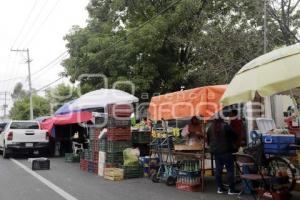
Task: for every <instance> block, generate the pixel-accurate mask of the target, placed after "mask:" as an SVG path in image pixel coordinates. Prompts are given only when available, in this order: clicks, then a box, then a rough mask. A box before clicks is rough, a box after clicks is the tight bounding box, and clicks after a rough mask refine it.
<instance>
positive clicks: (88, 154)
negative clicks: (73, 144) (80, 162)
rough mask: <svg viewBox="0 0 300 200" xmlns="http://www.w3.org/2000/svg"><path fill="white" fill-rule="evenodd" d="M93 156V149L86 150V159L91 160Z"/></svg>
mask: <svg viewBox="0 0 300 200" xmlns="http://www.w3.org/2000/svg"><path fill="white" fill-rule="evenodd" d="M92 158H93V155H92V151H90V150H89V149H85V150H84V159H85V160H91V159H92Z"/></svg>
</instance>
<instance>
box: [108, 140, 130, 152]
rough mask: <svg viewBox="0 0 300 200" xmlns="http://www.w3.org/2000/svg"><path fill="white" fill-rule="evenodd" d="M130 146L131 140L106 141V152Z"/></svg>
mask: <svg viewBox="0 0 300 200" xmlns="http://www.w3.org/2000/svg"><path fill="white" fill-rule="evenodd" d="M131 146H132V144H131V141H107V152H108V153H118V152H123V151H124V150H125V149H127V148H130V147H131Z"/></svg>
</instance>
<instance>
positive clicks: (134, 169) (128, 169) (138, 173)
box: [123, 165, 144, 179]
mask: <svg viewBox="0 0 300 200" xmlns="http://www.w3.org/2000/svg"><path fill="white" fill-rule="evenodd" d="M123 170H124V178H125V179H129V178H141V177H143V175H144V172H143V168H142V167H141V166H139V165H138V166H123Z"/></svg>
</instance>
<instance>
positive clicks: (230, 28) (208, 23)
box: [63, 0, 297, 97]
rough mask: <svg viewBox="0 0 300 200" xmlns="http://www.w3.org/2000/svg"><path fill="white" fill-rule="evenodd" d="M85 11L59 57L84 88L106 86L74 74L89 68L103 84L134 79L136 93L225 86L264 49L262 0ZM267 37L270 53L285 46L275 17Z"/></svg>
mask: <svg viewBox="0 0 300 200" xmlns="http://www.w3.org/2000/svg"><path fill="white" fill-rule="evenodd" d="M285 1H287V0H285ZM270 6H272V5H270ZM87 9H88V12H89V15H90V17H89V21H88V25H87V27H85V28H80V27H77V26H76V27H74V28H73V30H72V31H71V32H70V33H69V34H68V35H66V36H65V40H66V41H67V48H68V50H69V53H70V57H69V58H67V59H66V60H64V62H63V66H64V67H65V72H66V74H67V75H68V76H70V79H71V81H73V82H75V81H78V80H80V85H81V86H82V87H83V88H84V90H83V91H84V92H85V91H86V92H87V91H90V90H93V89H99V88H101V87H104V83H103V82H102V81H99V80H97V79H93V78H87V79H82V80H81V79H80V75H81V74H95V73H100V74H104V75H106V76H107V77H108V83H109V87H111V86H113V84H114V83H115V82H116V81H120V80H121V81H124V80H130V81H132V82H133V83H134V84H135V89H136V95H137V96H139V97H140V95H141V94H142V93H145V92H147V93H150V94H153V93H166V92H171V91H175V90H179V89H180V86H182V85H184V86H186V88H193V87H198V86H203V85H211V84H225V83H228V82H229V81H230V80H231V78H232V77H233V75H234V74H235V73H236V72H237V71H238V70H239V69H240V68H241V67H242V66H243V65H244V64H246V63H247V62H249V61H250V60H252V59H253V58H255V57H257V56H259V55H261V54H262V53H263V18H262V16H263V1H248V0H219V1H214V0H213V1H208V0H181V1H178V0H156V1H140V0H130V1H128V0H115V1H110V0H91V1H90V3H89V5H88V7H87ZM293 24H295V23H293ZM295 28H296V27H295ZM268 36H269V38H270V40H269V44H268V49H269V50H271V49H273V48H274V47H278V46H282V45H283V44H286V42H285V41H284V40H283V39H282V37H283V32H282V29H281V28H280V24H279V23H276V22H275V20H272V19H269V21H268ZM270 36H271V37H270ZM295 41H297V40H296V39H294V40H293V41H292V42H291V43H293V42H295ZM120 88H121V89H124V90H128V89H129V88H127V86H120Z"/></svg>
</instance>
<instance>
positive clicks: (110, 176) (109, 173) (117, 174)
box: [104, 168, 124, 181]
mask: <svg viewBox="0 0 300 200" xmlns="http://www.w3.org/2000/svg"><path fill="white" fill-rule="evenodd" d="M104 178H105V179H107V180H111V181H120V180H123V179H124V171H123V169H120V168H105V169H104Z"/></svg>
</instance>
